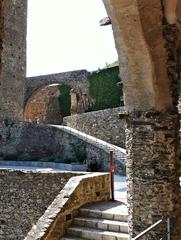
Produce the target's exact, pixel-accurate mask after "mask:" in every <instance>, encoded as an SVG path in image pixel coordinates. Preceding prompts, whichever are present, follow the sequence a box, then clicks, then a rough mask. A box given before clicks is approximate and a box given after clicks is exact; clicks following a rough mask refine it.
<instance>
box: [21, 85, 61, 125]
mask: <svg viewBox="0 0 181 240" xmlns="http://www.w3.org/2000/svg"><path fill="white" fill-rule="evenodd" d="M59 95H60V92H59V90H58V88H57V86H46V87H44V88H42V89H40V90H39V91H37V92H35V93H34V94H33V95H32V96H31V97H30V98H29V99H28V101H27V103H26V106H25V110H24V120H25V121H27V122H37V119H39V122H40V123H51V124H60V123H61V122H62V117H61V111H60V105H59Z"/></svg>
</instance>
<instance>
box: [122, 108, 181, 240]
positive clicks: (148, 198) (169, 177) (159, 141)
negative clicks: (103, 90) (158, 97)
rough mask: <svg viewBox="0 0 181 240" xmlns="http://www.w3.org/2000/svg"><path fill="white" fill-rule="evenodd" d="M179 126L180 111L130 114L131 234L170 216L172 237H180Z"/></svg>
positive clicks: (160, 230)
mask: <svg viewBox="0 0 181 240" xmlns="http://www.w3.org/2000/svg"><path fill="white" fill-rule="evenodd" d="M178 130H179V121H178V115H177V114H175V115H174V114H172V113H169V112H168V113H159V112H144V113H143V112H133V113H131V114H130V116H129V122H128V128H127V131H126V137H127V151H128V155H127V186H128V211H129V231H130V236H131V237H134V236H136V235H137V234H138V233H140V232H142V231H143V230H145V229H146V228H147V227H149V226H150V225H152V224H153V223H155V222H156V221H158V220H159V219H161V218H162V217H166V216H170V217H171V239H173V240H179V239H181V208H180V206H181V203H180V201H181V195H180V189H181V188H180V186H179V166H178V160H177V156H176V153H177V146H178V132H179V131H178ZM163 229H166V227H165V225H162V226H161V227H160V228H156V229H154V233H152V234H150V235H149V236H147V237H146V238H145V239H149V240H152V239H159V236H161V235H160V234H161V233H163V231H164V230H163Z"/></svg>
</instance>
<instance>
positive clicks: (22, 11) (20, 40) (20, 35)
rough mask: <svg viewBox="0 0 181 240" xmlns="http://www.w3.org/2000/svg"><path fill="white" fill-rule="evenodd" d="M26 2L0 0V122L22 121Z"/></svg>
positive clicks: (20, 0)
mask: <svg viewBox="0 0 181 240" xmlns="http://www.w3.org/2000/svg"><path fill="white" fill-rule="evenodd" d="M26 22H27V0H5V1H3V0H0V120H1V121H2V120H5V119H10V120H13V121H21V120H22V119H23V100H24V81H25V75H26Z"/></svg>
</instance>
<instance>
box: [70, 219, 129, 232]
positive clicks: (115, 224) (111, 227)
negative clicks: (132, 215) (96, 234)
mask: <svg viewBox="0 0 181 240" xmlns="http://www.w3.org/2000/svg"><path fill="white" fill-rule="evenodd" d="M73 224H74V225H79V226H83V227H90V228H96V229H103V230H107V231H114V232H122V233H128V223H127V222H121V221H116V220H108V219H102V218H91V217H89V218H88V217H79V216H78V217H75V218H74V219H73Z"/></svg>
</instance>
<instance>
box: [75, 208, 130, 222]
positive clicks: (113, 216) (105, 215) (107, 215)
mask: <svg viewBox="0 0 181 240" xmlns="http://www.w3.org/2000/svg"><path fill="white" fill-rule="evenodd" d="M79 215H80V216H85V217H93V218H102V219H109V220H117V221H122V222H127V221H128V215H127V213H125V214H124V213H121V214H119V213H115V212H114V213H111V212H106V211H101V210H93V209H88V208H80V209H79Z"/></svg>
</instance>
